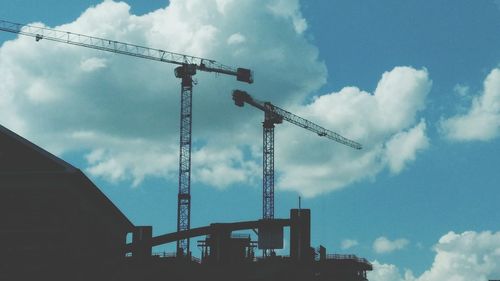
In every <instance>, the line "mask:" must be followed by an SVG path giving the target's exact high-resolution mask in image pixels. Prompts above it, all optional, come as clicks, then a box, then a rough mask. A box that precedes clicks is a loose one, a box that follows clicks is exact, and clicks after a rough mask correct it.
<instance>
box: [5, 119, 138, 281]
mask: <svg viewBox="0 0 500 281" xmlns="http://www.w3.org/2000/svg"><path fill="white" fill-rule="evenodd" d="M133 230H134V226H133V225H132V223H131V222H130V221H129V220H128V219H127V218H126V217H125V216H124V215H123V214H122V213H121V212H120V210H119V209H118V208H116V207H115V205H114V204H113V203H112V202H111V201H110V200H109V199H108V198H107V197H106V196H105V195H104V194H103V193H102V192H101V191H100V190H99V189H98V188H97V187H96V186H95V185H94V184H93V183H92V182H91V181H90V180H89V179H88V178H87V177H86V176H85V175H84V174H83V173H82V172H81V171H80V170H79V169H77V168H75V167H73V166H72V165H70V164H68V163H66V162H64V161H63V160H61V159H59V158H57V157H55V156H54V155H52V154H50V153H48V152H47V151H45V150H43V149H41V148H39V147H38V146H36V145H34V144H33V143H31V142H29V141H27V140H26V139H24V138H22V137H20V136H18V135H16V134H15V133H13V132H12V131H10V130H8V129H6V128H5V127H2V126H0V280H8V279H7V278H6V277H5V276H9V278H14V277H18V278H19V279H24V278H28V277H29V276H36V279H33V280H42V279H43V278H42V277H43V276H51V277H52V278H65V279H66V280H79V278H81V279H82V280H84V278H85V277H86V276H88V275H89V274H90V273H99V272H101V271H102V270H104V269H106V270H107V269H109V268H111V267H113V266H117V263H118V262H119V261H120V260H121V257H123V246H124V245H125V243H126V235H127V233H129V232H132V231H133ZM68 275H69V276H68ZM43 280H45V279H43Z"/></svg>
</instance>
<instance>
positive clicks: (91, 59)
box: [0, 0, 431, 196]
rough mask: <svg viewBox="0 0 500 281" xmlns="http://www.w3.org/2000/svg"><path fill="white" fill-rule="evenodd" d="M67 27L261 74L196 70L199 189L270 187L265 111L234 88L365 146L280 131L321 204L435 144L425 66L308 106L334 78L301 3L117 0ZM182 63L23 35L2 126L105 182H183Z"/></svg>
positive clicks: (280, 167)
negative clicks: (78, 162) (237, 96)
mask: <svg viewBox="0 0 500 281" xmlns="http://www.w3.org/2000/svg"><path fill="white" fill-rule="evenodd" d="M256 19H257V20H256ZM37 24H39V25H42V24H41V23H37ZM55 28H56V29H61V30H67V31H72V32H76V33H83V34H88V35H92V36H98V37H103V38H109V39H112V40H118V41H124V42H132V43H135V44H139V45H145V46H151V47H155V48H161V49H165V50H169V51H173V52H179V53H186V54H190V55H195V56H201V57H206V58H211V59H212V58H214V59H217V60H218V61H220V62H222V63H224V64H227V65H232V66H237V67H247V68H250V69H252V70H253V71H254V73H255V83H254V84H252V85H245V84H242V83H239V82H237V81H235V79H234V77H226V76H223V75H220V76H214V75H213V74H207V73H198V74H197V75H196V76H195V79H196V80H197V82H198V84H197V85H196V86H195V87H194V94H193V111H194V116H193V169H192V171H193V173H192V175H193V181H194V182H198V183H204V184H209V185H212V186H215V187H218V188H224V187H227V186H230V185H234V184H242V183H244V184H257V182H259V181H260V178H261V170H260V169H261V168H260V165H261V157H262V156H261V148H262V140H261V139H262V132H261V122H262V118H263V114H262V112H259V111H257V110H253V109H252V110H250V109H246V108H245V109H241V108H237V107H236V106H234V104H233V101H232V100H231V96H230V93H231V90H232V89H235V88H242V89H243V90H247V91H248V92H249V93H250V94H252V95H253V96H255V97H257V98H259V99H262V100H270V101H272V102H273V103H275V104H276V105H279V106H283V107H284V108H288V109H290V110H291V111H293V112H294V113H297V114H298V115H301V116H303V117H305V118H308V119H310V120H311V121H314V122H317V123H318V124H320V125H322V126H324V127H326V128H331V129H333V130H335V131H337V132H339V133H341V134H343V135H345V136H346V137H349V138H351V139H353V140H356V141H359V142H361V143H362V144H363V145H364V149H363V150H362V151H354V150H351V149H349V148H347V147H343V146H342V145H338V144H335V143H332V142H330V141H326V140H321V139H318V137H317V136H315V135H313V134H308V133H307V132H304V130H302V129H300V128H296V127H293V126H290V125H285V124H284V125H280V128H279V129H277V130H276V165H277V166H276V171H277V172H278V173H279V174H278V177H277V186H278V188H281V189H282V190H293V191H298V192H300V193H302V194H303V195H305V196H314V195H317V194H320V193H322V192H327V191H331V190H333V189H336V188H340V187H343V186H346V185H348V184H350V183H352V182H355V181H360V180H363V179H371V178H373V177H374V176H375V175H376V174H377V173H378V172H380V171H382V170H384V169H386V168H387V169H389V170H391V171H392V172H394V173H397V172H399V171H401V170H403V169H404V167H405V166H406V165H407V164H408V163H410V162H411V161H413V160H414V159H415V157H416V155H417V152H418V151H421V150H423V149H424V148H425V147H426V146H427V143H428V140H427V138H426V134H425V130H426V125H425V120H420V118H419V116H418V115H419V112H420V111H421V110H423V109H424V108H425V98H426V95H427V93H428V92H429V90H430V87H431V82H430V80H429V78H428V73H427V71H426V70H425V69H423V70H416V69H413V68H411V67H396V68H394V69H393V70H391V71H388V72H386V73H384V74H383V75H382V78H381V80H380V82H379V84H378V86H377V88H376V90H375V92H374V93H373V94H370V93H367V92H364V91H362V90H360V89H358V88H355V87H346V88H344V89H342V90H340V91H339V92H336V93H330V94H326V95H322V96H319V97H317V98H316V99H314V101H313V102H312V103H310V104H303V101H304V100H306V99H307V98H308V96H309V95H310V94H311V93H313V92H314V91H316V90H318V89H319V88H320V87H321V86H322V85H323V84H324V83H325V81H326V76H327V71H326V68H325V65H324V64H323V63H322V62H321V61H319V59H318V50H317V48H316V47H315V46H314V45H312V44H311V43H310V41H308V40H307V39H306V37H307V36H306V34H305V33H306V30H307V22H306V20H305V19H304V18H303V17H302V14H301V12H300V5H299V1H298V0H294V1H282V0H273V1H268V3H267V5H266V6H262V5H260V4H259V1H257V0H253V1H234V0H210V1H207V0H189V1H185V0H183V1H181V0H173V1H170V4H169V5H168V6H167V7H165V8H163V9H158V10H156V11H153V12H151V13H148V14H146V15H142V16H136V15H133V14H131V13H130V7H129V6H128V5H127V4H126V3H124V2H115V1H110V0H106V1H104V2H103V3H101V4H99V5H97V6H95V7H91V8H89V9H88V10H86V11H85V12H83V13H82V15H81V16H80V17H79V18H77V19H76V20H75V21H73V22H71V23H67V24H64V25H61V26H56V27H55ZM297 54H300V56H297ZM290 58H293V59H290ZM173 69H174V66H173V65H170V64H163V63H158V62H152V61H146V60H141V59H136V58H131V57H127V56H123V55H116V54H112V53H106V52H100V51H96V50H91V49H86V48H81V47H75V46H70V45H66V44H61V43H52V42H49V41H46V40H41V41H40V42H35V40H34V39H33V38H29V37H22V36H21V37H19V38H16V39H14V40H11V41H8V42H6V43H4V44H3V45H2V46H1V48H0V77H2V83H0V118H1V120H2V125H5V126H7V127H9V128H11V129H13V130H14V131H16V132H18V133H20V134H21V135H23V136H25V137H27V138H28V139H30V140H33V141H35V142H36V143H37V144H39V145H41V146H42V147H44V148H46V149H48V150H49V151H51V152H54V153H57V154H64V153H65V152H68V151H75V150H76V151H86V152H87V155H86V159H87V167H85V168H86V170H87V171H88V172H89V173H90V174H92V175H94V176H99V177H103V178H106V179H108V180H109V181H112V182H117V183H121V182H130V183H131V185H133V186H137V185H139V184H140V183H141V182H142V180H143V179H144V178H146V177H150V176H156V177H164V178H167V179H170V181H171V183H172V185H174V186H175V185H176V181H177V177H176V174H177V171H178V163H177V161H178V160H177V159H178V153H179V152H178V138H179V136H178V127H179V91H180V87H179V84H180V83H179V80H178V79H176V78H175V77H174V75H173Z"/></svg>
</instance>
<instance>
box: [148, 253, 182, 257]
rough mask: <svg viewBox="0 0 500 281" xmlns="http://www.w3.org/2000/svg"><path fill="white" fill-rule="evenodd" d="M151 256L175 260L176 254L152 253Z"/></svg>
mask: <svg viewBox="0 0 500 281" xmlns="http://www.w3.org/2000/svg"><path fill="white" fill-rule="evenodd" d="M152 256H155V257H160V258H175V257H176V256H177V254H176V253H175V252H171V253H167V252H156V253H153V254H152Z"/></svg>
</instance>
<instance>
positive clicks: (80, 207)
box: [0, 126, 372, 281]
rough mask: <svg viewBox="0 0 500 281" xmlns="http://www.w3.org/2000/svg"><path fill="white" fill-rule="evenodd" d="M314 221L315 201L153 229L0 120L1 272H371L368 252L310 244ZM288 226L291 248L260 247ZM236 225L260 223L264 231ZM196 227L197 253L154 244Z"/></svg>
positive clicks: (279, 239)
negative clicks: (157, 250)
mask: <svg viewBox="0 0 500 281" xmlns="http://www.w3.org/2000/svg"><path fill="white" fill-rule="evenodd" d="M310 225H311V211H310V210H309V209H292V210H291V211H290V218H286V219H262V220H257V221H242V222H232V223H212V224H210V225H209V226H204V227H197V228H191V229H189V230H186V231H179V232H173V233H167V234H163V235H159V236H155V237H153V229H152V227H151V226H134V225H133V224H132V223H131V222H130V221H129V220H128V219H127V218H126V217H125V216H124V215H123V214H122V213H121V212H120V210H119V209H118V208H117V207H116V206H115V205H113V203H112V202H111V201H110V200H109V199H108V198H107V197H106V196H105V195H104V194H103V193H102V192H101V191H100V190H99V189H98V188H97V187H96V186H95V185H94V184H93V183H92V182H91V181H90V180H89V179H88V178H87V177H86V176H85V175H84V174H83V173H82V172H81V171H80V170H79V169H77V168H75V167H73V166H72V165H70V164H68V163H66V162H65V161H63V160H61V159H59V158H57V157H55V156H54V155H52V154H50V153H48V152H47V151H45V150H43V149H41V148H39V147H38V146H36V145H34V144H33V143H31V142H29V141H27V140H26V139H24V138H22V137H20V136H18V135H16V134H15V133H13V132H11V131H9V130H8V129H6V128H4V127H2V126H0V280H9V281H11V280H29V281H31V280H69V281H73V280H81V281H89V280H106V281H112V280H120V281H127V280H131V281H132V280H133V281H136V280H141V281H146V280H175V281H179V280H185V281H199V280H219V281H224V280H227V281H250V280H252V281H267V280H269V281H271V280H272V281H281V280H283V281H285V280H286V281H289V280H297V281H312V280H318V281H319V280H329V281H366V280H367V279H366V271H369V270H372V265H371V264H370V263H369V262H368V261H367V260H365V259H362V258H358V257H356V256H354V255H329V254H327V252H326V249H325V248H324V247H319V249H317V250H316V249H314V248H312V247H311V245H310V244H311V233H310V231H311V229H310ZM284 227H290V237H289V241H290V256H279V255H276V253H275V252H273V251H270V252H269V253H270V254H269V255H267V256H265V257H257V255H256V253H255V249H256V248H260V249H266V250H269V249H280V248H282V247H283V228H284ZM239 231H253V232H255V233H258V241H252V238H251V235H250V234H248V233H245V234H243V233H241V232H239ZM235 232H238V233H235ZM128 234H132V236H133V237H132V238H133V239H132V243H129V244H127V241H126V240H127V239H126V237H127V235H128ZM200 236H205V239H204V240H200V241H199V243H198V246H199V247H200V250H201V253H202V256H201V259H198V258H195V257H192V256H191V255H190V254H189V255H185V256H175V254H173V255H172V254H168V253H163V254H154V253H152V247H153V246H158V245H163V244H166V243H175V242H176V241H178V240H181V239H186V238H194V237H200ZM127 253H128V254H127ZM266 253H267V251H266ZM126 254H127V255H126Z"/></svg>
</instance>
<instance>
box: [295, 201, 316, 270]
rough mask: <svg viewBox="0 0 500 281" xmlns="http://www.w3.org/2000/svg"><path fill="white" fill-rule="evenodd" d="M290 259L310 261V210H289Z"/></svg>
mask: <svg viewBox="0 0 500 281" xmlns="http://www.w3.org/2000/svg"><path fill="white" fill-rule="evenodd" d="M290 221H291V224H290V257H291V258H292V260H296V261H308V260H311V259H312V253H311V210H309V209H291V210H290Z"/></svg>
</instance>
